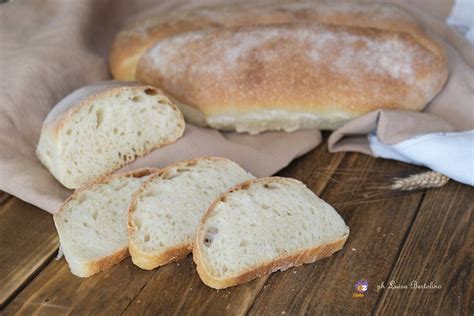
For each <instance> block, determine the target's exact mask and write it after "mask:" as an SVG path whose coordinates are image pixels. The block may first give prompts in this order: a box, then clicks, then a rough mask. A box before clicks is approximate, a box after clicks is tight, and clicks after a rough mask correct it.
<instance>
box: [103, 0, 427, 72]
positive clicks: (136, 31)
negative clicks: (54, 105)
mask: <svg viewBox="0 0 474 316" xmlns="http://www.w3.org/2000/svg"><path fill="white" fill-rule="evenodd" d="M300 22H318V23H322V24H330V25H348V26H359V27H367V28H377V29H386V30H392V31H397V32H404V33H409V34H411V35H412V36H414V37H416V38H418V39H419V40H420V41H424V42H425V43H427V44H428V45H431V44H430V42H431V40H429V39H428V38H427V37H426V35H425V34H424V32H423V31H422V30H421V28H420V27H419V25H418V24H417V23H416V22H415V21H414V19H413V17H412V16H410V14H408V13H407V12H406V11H405V10H403V9H401V8H399V7H397V6H395V5H392V4H386V3H358V2H355V1H350V2H348V1H345V2H342V1H338V2H337V3H335V2H334V1H316V2H315V1H278V2H277V1H273V2H271V3H255V2H248V1H240V2H239V3H236V4H235V3H234V4H229V3H226V4H225V5H214V6H205V7H202V6H200V7H194V8H179V7H178V8H177V9H175V10H172V11H169V10H163V8H162V7H161V6H158V7H156V8H155V9H151V10H147V11H146V12H143V13H141V14H139V15H137V16H134V17H132V18H131V20H130V21H129V22H128V23H127V24H126V25H125V26H124V28H123V29H122V30H121V31H120V32H119V33H118V34H117V35H116V37H115V39H114V42H113V45H112V49H111V52H110V56H109V65H110V70H111V72H112V75H113V77H114V78H115V79H117V80H135V79H136V76H135V72H136V67H137V64H138V62H139V60H140V58H141V56H142V55H143V54H145V52H146V51H147V50H148V49H149V48H151V47H152V46H153V45H155V44H156V42H158V41H160V40H162V39H164V38H166V37H170V36H173V35H177V34H180V33H184V32H190V31H197V30H204V29H209V28H228V27H238V26H249V25H267V24H284V23H300Z"/></svg>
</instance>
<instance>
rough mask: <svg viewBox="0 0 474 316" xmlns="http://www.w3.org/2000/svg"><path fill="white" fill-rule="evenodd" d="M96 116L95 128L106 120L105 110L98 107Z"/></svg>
mask: <svg viewBox="0 0 474 316" xmlns="http://www.w3.org/2000/svg"><path fill="white" fill-rule="evenodd" d="M95 117H96V123H95V128H99V126H100V125H101V124H102V122H103V121H104V110H102V109H98V110H97V111H95Z"/></svg>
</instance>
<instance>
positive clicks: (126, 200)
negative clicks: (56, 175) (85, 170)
mask: <svg viewBox="0 0 474 316" xmlns="http://www.w3.org/2000/svg"><path fill="white" fill-rule="evenodd" d="M153 171H156V169H138V170H135V171H131V172H128V173H122V174H117V175H112V176H109V177H105V178H104V179H102V180H99V181H97V182H95V183H93V184H90V185H88V186H87V187H85V188H83V189H80V190H76V192H74V194H72V195H71V196H70V197H69V198H68V199H67V200H66V201H65V202H64V205H63V206H62V207H61V209H60V210H59V212H58V213H57V214H55V215H54V223H55V225H56V229H57V230H58V234H59V240H60V244H61V249H62V251H63V253H64V256H65V257H66V260H67V262H68V263H69V267H70V269H71V272H72V273H73V274H75V275H77V276H79V277H88V276H91V275H93V274H95V273H98V272H100V271H103V270H107V269H109V268H110V267H112V266H113V265H115V264H116V263H118V262H120V261H121V260H122V259H124V258H125V257H127V256H128V234H127V216H128V207H129V205H130V201H131V200H132V193H133V192H134V191H135V190H137V189H138V188H139V187H140V185H141V184H142V182H143V181H144V180H145V179H146V178H147V177H148V176H149V175H150V174H151V173H152V172H153Z"/></svg>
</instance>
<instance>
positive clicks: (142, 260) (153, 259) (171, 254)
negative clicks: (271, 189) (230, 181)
mask: <svg viewBox="0 0 474 316" xmlns="http://www.w3.org/2000/svg"><path fill="white" fill-rule="evenodd" d="M200 160H208V161H214V162H215V161H226V162H229V163H233V164H235V162H233V161H232V160H229V159H227V158H223V157H215V156H203V157H197V158H193V159H190V160H184V161H179V162H176V163H174V164H171V165H169V166H167V167H165V168H162V169H159V170H157V171H156V172H154V174H153V175H152V176H150V178H148V179H147V180H146V181H145V182H143V183H142V185H141V187H140V188H139V189H138V190H137V191H136V192H135V193H134V194H133V197H132V202H131V203H130V207H129V210H128V236H129V246H128V247H129V252H130V255H131V257H132V261H133V263H134V264H135V265H136V266H138V267H140V268H142V269H145V270H152V269H155V268H157V267H160V266H163V265H165V264H168V263H171V262H175V261H179V260H181V259H183V258H185V257H186V256H187V255H188V254H189V253H190V252H191V251H192V249H193V241H191V242H189V243H182V244H180V245H177V246H175V247H170V248H169V249H167V250H166V251H164V252H161V251H160V252H157V253H150V252H146V251H143V250H141V249H140V248H139V247H138V246H137V245H135V243H134V242H133V236H134V235H135V232H136V226H135V223H134V221H133V213H134V212H135V211H136V207H137V203H138V199H139V195H140V193H141V192H143V191H145V190H146V189H147V188H148V187H149V186H150V185H151V184H152V183H153V181H154V180H155V179H156V178H158V177H161V176H163V175H166V173H167V172H168V171H169V170H172V169H175V168H183V167H191V166H194V165H195V164H196V163H197V162H198V161H200Z"/></svg>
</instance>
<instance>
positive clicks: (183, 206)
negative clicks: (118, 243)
mask: <svg viewBox="0 0 474 316" xmlns="http://www.w3.org/2000/svg"><path fill="white" fill-rule="evenodd" d="M251 178H253V176H252V175H251V174H249V173H248V172H246V171H245V170H243V169H242V168H241V167H240V166H239V165H237V164H236V163H234V162H232V161H230V160H228V159H225V158H217V157H204V158H198V159H193V160H190V161H183V162H178V163H176V164H173V165H171V166H169V167H166V168H164V169H162V170H161V171H160V172H159V173H158V174H156V175H154V176H152V177H151V178H150V179H149V180H148V181H147V182H146V183H144V185H143V186H142V187H141V188H140V190H139V191H137V192H136V194H135V196H134V198H133V201H132V204H131V206H130V214H129V239H130V246H129V251H130V255H131V256H132V261H133V263H134V264H136V265H137V266H139V267H140V268H143V269H147V270H150V269H153V268H156V267H158V266H161V265H164V264H167V263H169V262H172V261H175V260H178V259H180V258H182V257H185V256H186V255H187V254H189V252H190V251H191V249H192V247H193V241H194V237H195V233H196V228H197V225H198V223H199V220H200V219H201V216H202V214H203V213H204V211H205V210H206V209H207V207H208V206H209V204H210V203H211V202H212V201H213V200H214V199H215V198H216V197H218V196H219V195H220V194H221V193H222V192H224V191H226V190H227V189H229V188H230V187H232V186H234V185H235V184H237V183H240V182H242V181H245V180H248V179H251Z"/></svg>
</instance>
